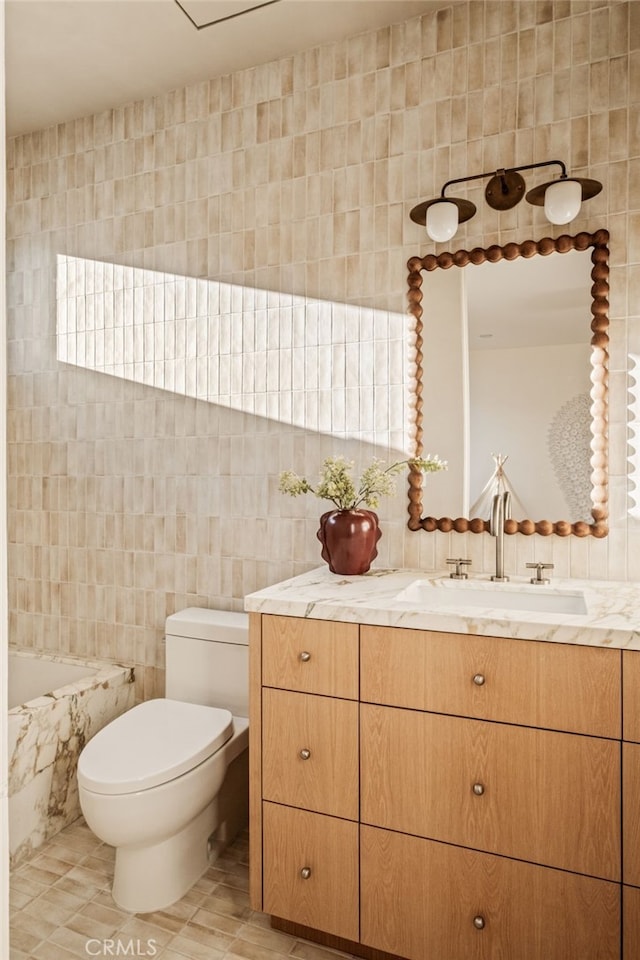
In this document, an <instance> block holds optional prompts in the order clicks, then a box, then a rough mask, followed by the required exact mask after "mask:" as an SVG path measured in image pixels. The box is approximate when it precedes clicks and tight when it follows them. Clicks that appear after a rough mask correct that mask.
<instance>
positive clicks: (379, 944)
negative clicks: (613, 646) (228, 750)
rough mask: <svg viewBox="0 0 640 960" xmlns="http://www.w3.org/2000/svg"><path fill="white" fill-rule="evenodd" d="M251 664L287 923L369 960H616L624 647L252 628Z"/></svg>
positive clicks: (635, 912) (633, 910) (273, 901)
mask: <svg viewBox="0 0 640 960" xmlns="http://www.w3.org/2000/svg"><path fill="white" fill-rule="evenodd" d="M302 654H305V657H303V656H302ZM638 656H640V654H639V655H638ZM250 664H251V746H250V752H251V753H250V755H251V760H250V763H251V824H250V827H251V870H250V884H251V902H252V906H253V907H254V908H256V909H260V910H265V911H266V912H268V913H271V914H272V915H273V917H274V925H276V926H282V925H283V924H284V928H285V929H291V931H292V932H296V933H298V934H301V935H303V936H304V935H306V936H308V937H310V938H312V939H318V940H319V941H320V942H322V943H325V944H327V945H329V946H333V947H339V948H341V949H343V950H346V951H349V952H352V953H354V954H357V955H360V956H364V957H368V958H370V960H388V958H396V957H397V958H407V960H493V958H497V957H505V958H509V960H512V958H513V960H516V958H517V960H620V956H621V938H622V932H621V931H622V926H621V912H622V897H621V891H622V880H623V877H622V867H621V863H622V851H621V809H623V813H624V816H625V818H626V823H627V827H628V829H630V830H631V829H636V828H637V829H638V833H639V834H640V814H638V815H637V822H636V821H634V819H633V818H634V816H636V813H635V807H634V803H633V799H634V796H640V741H639V742H638V743H637V744H636V743H631V742H629V743H625V744H624V751H621V747H622V744H621V736H622V709H621V706H622V703H621V701H622V696H621V680H622V676H623V672H622V670H621V652H620V651H618V650H607V649H604V648H591V647H587V646H567V645H564V644H555V643H543V642H532V641H522V640H510V639H504V638H495V637H475V636H467V635H460V634H444V633H437V632H432V631H422V630H409V629H401V628H390V627H376V626H365V625H361V626H358V625H356V624H346V623H339V622H331V623H329V622H324V621H316V620H305V619H304V618H289V617H282V616H276V615H257V614H252V617H251V651H250ZM634 666H635V662H634ZM307 668H311V669H307ZM639 677H640V673H639ZM639 728H640V724H639ZM636 748H637V750H638V755H637V757H636V755H635V750H636ZM302 751H306V752H305V754H304V756H301V752H302ZM636 761H637V762H636ZM623 762H624V763H625V764H627V767H628V770H629V772H630V776H631V773H632V772H633V771H634V770H635V769H636V768H637V771H638V772H637V774H635V773H633V775H634V776H637V777H638V789H636V785H635V781H633V780H631V779H629V784H628V789H627V788H625V790H626V792H625V793H624V798H625V800H624V804H623V803H622V792H621V767H622V763H623ZM627 767H625V769H627ZM623 782H624V781H623ZM639 808H640V805H639ZM634 823H635V827H634ZM638 847H639V848H640V844H638ZM638 861H639V862H638V863H637V864H634V861H633V860H631V859H629V860H625V870H627V871H628V875H629V877H632V876H633V877H634V878H635V877H636V874H635V872H632V871H635V870H636V869H638V874H637V876H638V877H639V878H640V857H639V858H638ZM625 882H626V883H627V884H628V886H626V887H625V888H624V889H625V891H627V890H628V891H629V893H628V896H627V895H626V894H625V900H624V915H625V924H626V925H627V926H625V932H624V943H625V951H626V952H625V954H624V960H640V956H639V955H638V953H637V948H636V947H635V946H634V947H633V948H632V947H629V946H628V945H627V944H628V941H630V938H631V933H630V932H629V931H632V930H633V929H634V927H633V924H634V923H636V920H637V927H638V932H640V898H639V897H638V896H636V894H640V882H638V887H637V888H636V887H635V886H634V885H633V884H635V883H636V882H637V881H636V880H635V879H634V880H630V879H628V878H627V879H626V880H625ZM287 924H288V925H289V926H288V927H287ZM637 942H638V938H637V937H636V938H635V940H634V944H635V943H637ZM632 949H635V950H636V952H635V953H634V952H631V951H632Z"/></svg>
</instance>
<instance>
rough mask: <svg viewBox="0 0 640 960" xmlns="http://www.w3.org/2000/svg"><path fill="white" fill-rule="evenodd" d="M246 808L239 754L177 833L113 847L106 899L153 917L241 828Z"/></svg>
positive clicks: (244, 769)
mask: <svg viewBox="0 0 640 960" xmlns="http://www.w3.org/2000/svg"><path fill="white" fill-rule="evenodd" d="M247 806H248V751H247V750H245V751H243V753H242V754H240V756H239V757H236V759H235V760H234V761H233V762H232V763H231V764H230V766H229V767H228V768H227V775H226V777H225V780H224V783H223V784H222V787H221V789H220V791H219V792H218V794H217V795H216V796H215V797H214V798H213V800H212V802H211V803H210V804H209V805H208V806H207V807H205V809H204V810H203V811H202V812H201V813H200V814H198V816H197V817H195V818H194V819H193V820H192V821H191V822H190V823H188V824H187V825H186V827H183V829H182V830H181V831H180V832H179V833H177V834H175V835H174V836H173V837H169V838H168V839H166V840H162V841H160V842H159V843H156V844H149V845H147V846H138V847H136V846H125V847H117V848H116V859H115V872H114V876H113V887H112V891H111V895H112V897H113V899H114V901H115V903H116V904H117V906H119V907H120V908H121V909H122V910H126V911H128V912H130V913H153V912H155V911H156V910H163V909H164V908H165V907H168V906H169V905H170V904H172V903H175V901H176V900H179V899H180V898H181V897H183V896H184V894H185V893H186V892H187V890H189V889H190V888H191V887H192V886H193V884H194V883H196V881H197V880H199V879H200V877H201V876H202V875H203V874H204V873H206V872H207V870H208V868H209V867H210V866H211V864H212V863H213V862H214V861H215V859H216V858H217V857H218V856H219V855H220V854H221V853H222V851H223V850H224V849H225V848H226V847H227V846H228V845H229V844H230V843H231V842H232V841H233V840H234V839H235V837H236V836H237V834H238V833H239V832H240V831H241V830H243V829H244V828H245V827H246V825H247V819H248V817H247ZM210 841H211V842H210Z"/></svg>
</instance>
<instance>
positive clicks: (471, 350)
mask: <svg viewBox="0 0 640 960" xmlns="http://www.w3.org/2000/svg"><path fill="white" fill-rule="evenodd" d="M601 233H603V234H604V233H605V232H604V231H601ZM581 237H583V238H584V237H590V235H588V234H587V235H585V234H583V235H581ZM590 239H593V238H590ZM561 240H564V241H565V242H564V244H563V243H561ZM576 240H578V238H569V237H565V238H559V240H558V241H546V243H547V244H549V243H550V244H552V247H551V249H549V248H548V246H547V247H545V253H544V255H543V254H542V253H541V252H540V249H539V247H540V246H541V244H543V243H545V241H541V242H540V244H535V243H534V242H533V241H530V242H529V246H528V247H527V252H528V254H529V255H528V256H525V255H516V256H515V257H514V256H511V258H510V259H508V258H507V256H505V255H504V253H505V251H507V248H498V247H495V248H491V259H489V257H488V256H485V254H486V253H488V251H472V254H471V255H470V254H467V253H466V251H460V252H459V253H458V254H445V255H441V256H440V257H439V258H435V257H427V258H425V259H424V260H423V261H420V262H421V263H422V264H423V265H424V269H425V270H426V271H427V272H425V274H424V275H423V276H422V288H421V292H422V302H421V314H420V315H418V313H416V310H415V307H413V308H412V312H413V313H414V315H416V319H417V333H418V337H419V340H422V341H423V344H421V343H419V347H421V348H422V350H421V352H422V363H421V364H418V368H419V372H420V375H419V382H420V389H421V391H422V417H421V422H420V423H419V430H418V439H419V442H420V443H421V444H422V451H423V452H428V451H429V450H431V449H434V450H439V451H442V456H443V457H445V458H446V459H447V460H448V462H449V470H448V472H447V475H446V482H440V483H439V484H436V483H430V482H429V480H427V481H423V482H424V484H425V490H424V491H421V492H422V494H423V495H422V501H423V502H424V509H425V510H427V511H428V513H429V514H430V516H429V517H428V518H423V517H422V511H421V515H420V516H421V519H420V523H419V526H421V527H423V528H424V529H436V528H437V529H451V528H452V527H451V524H452V522H453V521H451V520H449V521H448V524H447V520H448V518H469V519H470V520H473V519H474V518H476V519H477V520H478V521H479V522H478V523H476V524H475V525H474V524H472V525H471V526H470V527H464V525H463V529H467V528H470V529H472V530H474V529H475V531H476V532H481V531H482V530H483V529H486V527H485V526H484V524H483V523H482V521H485V522H486V521H488V518H489V513H490V506H491V499H492V496H493V495H494V494H495V493H497V492H502V491H503V490H509V491H510V493H511V496H512V517H513V522H512V523H511V525H510V529H509V530H508V532H515V530H516V529H520V530H521V532H539V533H540V532H543V533H547V532H556V533H558V532H560V533H571V532H573V533H576V532H578V533H579V534H580V535H585V533H589V532H591V533H596V535H603V533H602V532H601V530H602V529H603V528H601V527H597V529H595V530H594V529H590V525H593V520H594V519H595V520H596V521H603V520H604V519H605V518H606V503H605V501H604V495H603V491H602V489H598V490H595V488H594V468H595V467H602V466H603V464H604V465H605V466H606V459H604V460H603V457H604V454H601V453H600V452H599V451H601V448H602V443H601V442H600V439H601V438H600V437H598V438H596V434H600V433H601V432H602V433H604V426H602V429H601V423H603V422H604V421H603V420H602V417H601V416H598V417H597V422H596V420H594V410H597V406H598V405H597V404H596V406H595V407H594V401H596V400H598V399H600V400H601V402H602V404H606V386H605V384H604V376H603V374H602V373H601V370H600V367H601V364H602V370H604V358H605V357H606V342H607V341H608V337H607V335H606V325H607V324H608V318H607V317H606V306H607V301H606V297H605V296H604V294H605V293H606V290H605V289H604V287H602V288H601V286H600V285H599V283H598V282H596V284H595V286H594V279H595V280H596V281H597V280H598V277H596V276H595V274H598V273H599V272H600V271H601V272H602V274H603V278H602V279H603V283H604V286H605V287H606V289H607V290H608V286H607V285H606V274H607V273H608V268H607V265H606V257H605V260H604V262H600V260H599V249H600V248H599V243H597V242H595V243H590V244H588V245H587V244H585V243H584V242H582V243H580V244H575V243H574V242H573V241H576ZM558 245H559V246H560V247H562V249H558ZM510 247H511V248H513V249H518V245H516V244H512V245H510ZM522 247H523V248H524V247H525V245H522ZM532 247H533V248H534V250H533V253H531V252H530V251H531V248H532ZM513 249H510V250H509V251H508V252H509V253H510V254H512V253H513ZM496 251H499V252H500V254H499V258H498V256H497V255H496V253H495V252H496ZM594 251H597V255H596V254H595V253H594ZM605 251H606V248H605ZM460 254H463V255H464V257H466V259H467V262H466V263H463V264H461V265H462V266H463V267H464V268H463V269H459V268H458V261H459V260H460V259H464V258H461V257H460ZM474 254H476V255H478V254H482V256H479V255H478V256H476V257H475V259H473V260H472V259H471V256H472V255H474ZM594 257H595V259H594ZM436 261H437V262H436ZM478 261H480V262H478ZM414 262H415V261H410V269H411V265H412V263H414ZM443 266H444V267H445V269H442V267H443ZM446 267H448V269H446ZM601 268H602V270H601ZM413 276H414V278H415V276H416V274H415V271H414V272H413ZM410 281H411V276H410ZM416 286H418V285H417V284H416V285H415V286H414V289H415V288H416ZM413 302H415V301H413ZM601 306H603V307H604V309H601ZM592 314H593V315H594V316H595V317H596V319H595V320H594V324H595V326H594V333H593V335H592V329H591V325H590V324H591V320H592ZM418 325H422V330H420V329H419V326H418ZM599 393H601V394H602V396H601V397H600V398H599V397H598V396H596V395H597V394H599ZM597 412H599V413H603V412H604V411H597ZM419 419H420V418H419ZM600 479H601V478H600V477H598V485H599V486H600ZM603 479H604V481H605V482H606V476H605V477H604V478H603ZM594 510H595V511H596V512H594ZM596 513H597V516H596ZM436 518H441V519H440V520H437V519H436ZM528 518H530V519H528ZM563 518H566V519H563ZM425 520H428V521H429V523H428V524H427V523H426V522H425ZM542 520H546V521H548V523H547V524H546V526H545V527H544V528H543V526H542V525H541V521H542ZM412 521H415V517H412ZM467 523H468V521H467ZM558 524H560V525H561V526H560V528H559V529H558ZM554 525H555V527H556V529H549V528H552V527H554ZM572 525H573V527H574V529H571V526H572ZM410 526H412V528H413V529H418V526H414V525H413V524H412V522H410ZM596 526H597V525H596ZM536 527H537V530H536ZM454 528H455V529H458V526H455V527H454ZM604 532H606V529H604Z"/></svg>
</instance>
